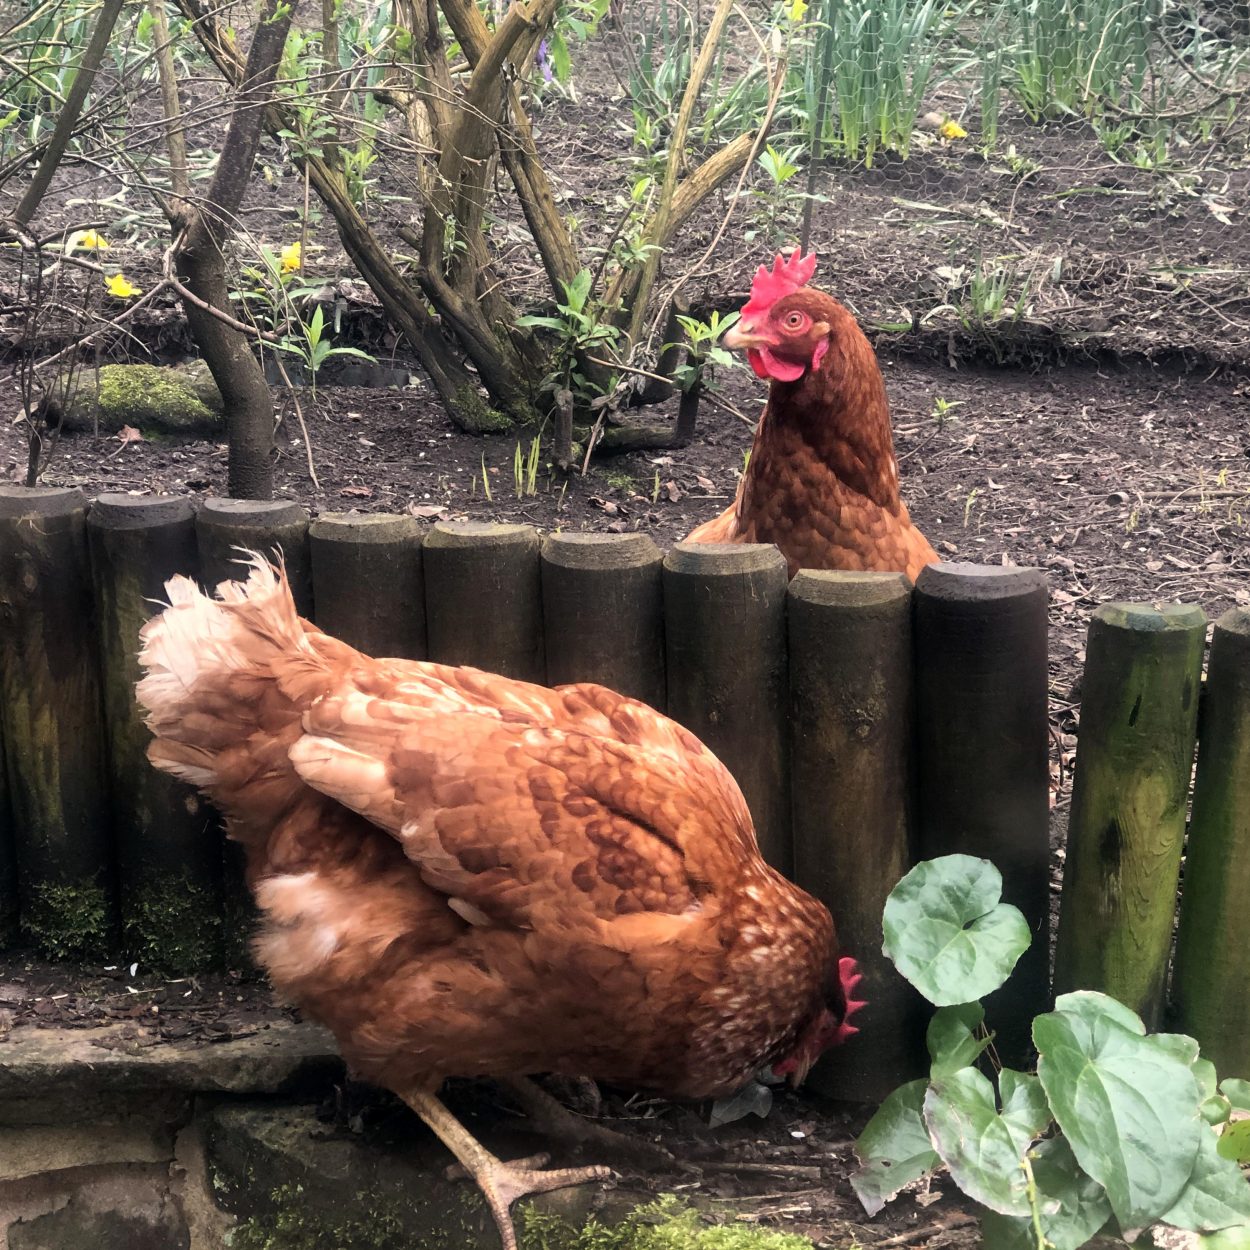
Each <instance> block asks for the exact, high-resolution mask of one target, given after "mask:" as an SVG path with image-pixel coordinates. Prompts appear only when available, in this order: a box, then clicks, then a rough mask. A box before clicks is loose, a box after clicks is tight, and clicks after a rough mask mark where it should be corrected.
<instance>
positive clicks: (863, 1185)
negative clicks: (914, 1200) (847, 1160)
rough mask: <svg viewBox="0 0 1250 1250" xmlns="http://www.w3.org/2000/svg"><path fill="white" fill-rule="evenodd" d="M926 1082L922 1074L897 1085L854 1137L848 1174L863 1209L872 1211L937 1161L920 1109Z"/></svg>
mask: <svg viewBox="0 0 1250 1250" xmlns="http://www.w3.org/2000/svg"><path fill="white" fill-rule="evenodd" d="M928 1084H929V1083H928V1081H923V1080H922V1081H909V1082H908V1083H907V1084H906V1085H900V1086H899V1087H898V1089H896V1090H895V1091H894V1092H893V1093H892V1094H891V1095H890V1096H889V1097H888V1098H887V1099H886V1100H885V1102H883V1103H882V1104H881V1106H880V1107H878V1108H877V1113H876V1115H874V1116H873V1117H872V1119H871V1120H869V1121H868V1123H867V1124H866V1125H865V1126H864V1131H863V1132H862V1133H861V1134H860V1135H859V1141H857V1142H856V1143H855V1153H856V1154H857V1155H858V1156H859V1161H860V1164H861V1167H860V1169H859V1171H858V1172H856V1173H855V1175H854V1176H852V1177H851V1187H852V1188H853V1189H854V1190H855V1192H856V1194H858V1195H859V1200H860V1202H861V1203H863V1206H864V1210H865V1211H867V1212H868V1214H869V1215H876V1214H877V1212H878V1211H880V1210H881V1208H882V1207H884V1206H885V1204H886V1203H887V1202H889V1201H890V1199H891V1198H893V1197H894V1196H895V1194H897V1193H898V1191H899V1190H900V1189H902V1188H903V1186H904V1185H910V1184H911V1182H912V1181H916V1180H919V1179H920V1178H921V1177H922V1176H924V1175H925V1174H926V1173H927V1172H932V1171H933V1169H934V1168H935V1167H937V1166H938V1164H939V1163H941V1161H942V1160H941V1159H940V1158H939V1157H938V1154H937V1152H936V1151H935V1150H934V1149H933V1145H932V1143H931V1142H930V1141H929V1133H928V1130H927V1129H926V1128H925V1124H924V1117H923V1115H922V1114H921V1108H922V1106H923V1105H924V1096H925V1090H926V1089H927V1088H928Z"/></svg>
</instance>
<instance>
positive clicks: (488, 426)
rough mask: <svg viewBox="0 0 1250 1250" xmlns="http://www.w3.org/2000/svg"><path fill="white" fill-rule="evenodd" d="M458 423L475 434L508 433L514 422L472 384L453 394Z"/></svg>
mask: <svg viewBox="0 0 1250 1250" xmlns="http://www.w3.org/2000/svg"><path fill="white" fill-rule="evenodd" d="M452 404H453V406H454V408H455V410H456V423H457V424H458V425H460V426H461V427H462V428H463V429H466V430H468V431H469V432H470V433H473V434H506V433H507V432H508V431H509V430H510V429H512V427H513V422H512V421H511V420H510V419H509V418H508V417H507V416H506V415H505V414H504V413H502V412H500V411H499V410H498V409H497V408H492V407H491V406H490V405H489V404H488V403H487V402H486V401H485V400H484V399H483V398H482V397H481V395H479V394H478V393H477V391H476V390H474V389H473V387H471V386H462V387H460V388H459V390H457V391H456V393H455V395H453V396H452Z"/></svg>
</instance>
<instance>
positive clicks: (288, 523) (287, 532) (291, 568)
mask: <svg viewBox="0 0 1250 1250" xmlns="http://www.w3.org/2000/svg"><path fill="white" fill-rule="evenodd" d="M195 535H196V546H197V549H198V551H199V559H200V583H201V585H203V587H204V589H205V590H207V591H209V592H210V593H211V592H212V591H214V590H216V588H217V586H218V585H219V584H220V583H221V582H223V581H235V580H238V579H240V578H243V577H246V576H247V565H246V564H244V563H242V561H241V559H240V555H241V552H240V548H246V549H247V550H251V551H257V552H259V553H260V554H261V555H264V556H267V557H269V558H270V559H278V558H280V559H281V560H282V562H283V564H284V566H285V568H286V575H287V579H288V581H289V582H290V584H291V594H292V596H293V597H294V599H295V606H296V607H297V608H298V609H299V612H300V615H301V616H303V617H306V618H309V617H312V615H313V593H312V589H313V588H312V562H311V560H310V558H309V554H308V512H307V510H306V509H305V508H303V507H302V506H301V505H299V504H297V503H288V502H283V501H281V500H253V499H205V500H204V502H203V503H202V504H201V505H200V507H199V509H198V511H197V512H196V514H195ZM220 845H221V848H222V850H221V857H222V869H221V872H222V900H223V910H222V939H223V941H222V946H223V954H224V957H225V959H226V962H227V964H228V965H229V966H230V967H232V968H245V969H253V968H254V967H255V964H254V961H253V959H252V951H251V937H252V931H253V928H254V927H255V923H256V905H255V903H254V902H253V901H252V895H251V891H249V890H248V888H247V882H246V880H245V867H246V864H245V860H246V857H245V855H244V851H243V847H242V846H241V845H240V844H239V843H238V842H231V841H228V840H224V841H221V842H220Z"/></svg>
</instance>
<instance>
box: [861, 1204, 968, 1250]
mask: <svg viewBox="0 0 1250 1250" xmlns="http://www.w3.org/2000/svg"><path fill="white" fill-rule="evenodd" d="M976 1222H977V1217H976V1216H975V1215H968V1214H966V1213H965V1212H962V1211H960V1212H956V1213H954V1214H952V1215H948V1216H947V1217H946V1218H945V1219H942V1220H934V1221H933V1223H932V1224H924V1225H922V1226H921V1227H920V1228H912V1229H909V1230H908V1231H907V1232H905V1233H896V1234H895V1235H894V1236H893V1237H887V1238H886V1239H885V1240H884V1241H878V1242H874V1243H873V1247H872V1250H886V1247H887V1246H911V1245H915V1243H916V1242H918V1241H921V1240H923V1239H926V1238H929V1237H936V1236H937V1235H938V1234H939V1233H949V1232H953V1231H954V1230H955V1229H957V1228H968V1227H969V1226H970V1225H972V1224H975V1223H976Z"/></svg>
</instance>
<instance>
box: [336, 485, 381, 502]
mask: <svg viewBox="0 0 1250 1250" xmlns="http://www.w3.org/2000/svg"><path fill="white" fill-rule="evenodd" d="M339 494H340V495H351V496H353V497H354V498H356V499H372V498H373V487H372V486H344V487H343V489H342V490H341V491H339Z"/></svg>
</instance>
